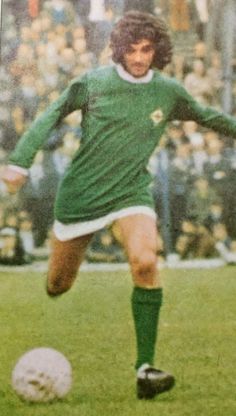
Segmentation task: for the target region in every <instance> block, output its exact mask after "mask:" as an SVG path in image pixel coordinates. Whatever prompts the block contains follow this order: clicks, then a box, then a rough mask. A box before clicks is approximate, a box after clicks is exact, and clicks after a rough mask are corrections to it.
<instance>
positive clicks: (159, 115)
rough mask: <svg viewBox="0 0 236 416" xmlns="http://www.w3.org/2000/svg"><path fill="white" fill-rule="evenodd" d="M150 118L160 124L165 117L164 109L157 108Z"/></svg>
mask: <svg viewBox="0 0 236 416" xmlns="http://www.w3.org/2000/svg"><path fill="white" fill-rule="evenodd" d="M150 118H151V120H152V121H153V123H154V124H155V125H156V124H159V123H160V122H161V121H162V120H163V118H164V114H163V111H162V110H161V109H160V108H158V109H157V110H155V111H153V113H152V114H151V115H150Z"/></svg>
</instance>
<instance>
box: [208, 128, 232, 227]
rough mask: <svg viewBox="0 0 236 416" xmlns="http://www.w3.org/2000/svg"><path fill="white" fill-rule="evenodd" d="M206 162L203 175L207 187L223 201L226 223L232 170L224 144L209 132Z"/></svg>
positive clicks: (229, 211) (230, 193)
mask: <svg viewBox="0 0 236 416" xmlns="http://www.w3.org/2000/svg"><path fill="white" fill-rule="evenodd" d="M205 136H207V139H206V140H207V155H208V158H207V161H206V162H205V163H204V165H203V171H204V175H205V176H206V178H207V180H208V182H209V185H210V186H211V188H212V189H213V190H215V192H216V193H217V195H218V196H219V197H220V199H221V200H222V201H224V205H223V207H224V212H223V218H224V222H225V223H226V222H227V219H228V217H229V216H230V215H231V206H232V203H231V196H232V192H231V187H232V186H233V183H231V179H232V168H231V165H230V163H229V161H228V159H227V158H226V157H225V155H224V152H223V149H224V144H223V142H222V140H220V137H219V135H218V134H217V133H215V132H213V131H211V132H207V133H206V135H205Z"/></svg>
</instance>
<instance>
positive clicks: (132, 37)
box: [110, 11, 172, 69]
mask: <svg viewBox="0 0 236 416" xmlns="http://www.w3.org/2000/svg"><path fill="white" fill-rule="evenodd" d="M141 39H148V40H150V41H152V42H153V45H154V48H155V55H154V59H153V63H152V67H154V68H158V69H163V68H164V67H165V66H166V65H168V64H169V63H170V61H171V58H172V44H171V40H170V36H169V33H168V29H167V26H166V24H165V22H164V21H163V20H162V19H160V18H159V17H156V16H154V15H152V14H149V13H142V12H136V11H130V12H128V13H126V14H125V15H124V16H123V17H122V18H121V19H120V20H119V21H118V22H117V23H116V25H115V26H114V29H113V31H112V33H111V43H110V46H111V49H112V59H113V61H114V62H116V63H121V64H123V60H124V54H125V53H126V52H127V51H128V50H129V47H130V45H131V44H135V43H138V42H139V41H140V40H141Z"/></svg>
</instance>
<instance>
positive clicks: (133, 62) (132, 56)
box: [123, 39, 155, 78]
mask: <svg viewBox="0 0 236 416" xmlns="http://www.w3.org/2000/svg"><path fill="white" fill-rule="evenodd" d="M154 54H155V50H154V46H153V43H152V42H151V41H150V40H148V39H142V40H141V41H140V42H138V43H133V44H131V45H130V47H129V49H128V51H127V52H126V53H125V54H124V62H123V66H124V68H125V69H126V71H127V72H129V73H130V74H131V75H132V76H133V77H135V78H140V77H143V76H144V75H146V74H147V72H148V70H149V69H150V67H151V65H152V62H153V58H154Z"/></svg>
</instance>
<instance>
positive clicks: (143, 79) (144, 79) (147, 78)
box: [115, 64, 153, 84]
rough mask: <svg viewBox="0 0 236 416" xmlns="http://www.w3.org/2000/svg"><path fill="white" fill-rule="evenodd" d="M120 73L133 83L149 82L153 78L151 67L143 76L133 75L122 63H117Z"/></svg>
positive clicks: (121, 76)
mask: <svg viewBox="0 0 236 416" xmlns="http://www.w3.org/2000/svg"><path fill="white" fill-rule="evenodd" d="M115 68H116V70H117V73H118V75H119V76H120V78H122V79H123V80H125V81H128V82H131V83H132V84H147V83H148V82H150V81H151V80H152V77H153V70H152V69H149V71H148V73H147V74H146V75H145V76H144V77H141V78H136V77H133V76H132V75H131V74H129V72H127V71H126V70H125V69H124V67H123V66H122V65H120V64H118V65H115Z"/></svg>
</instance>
